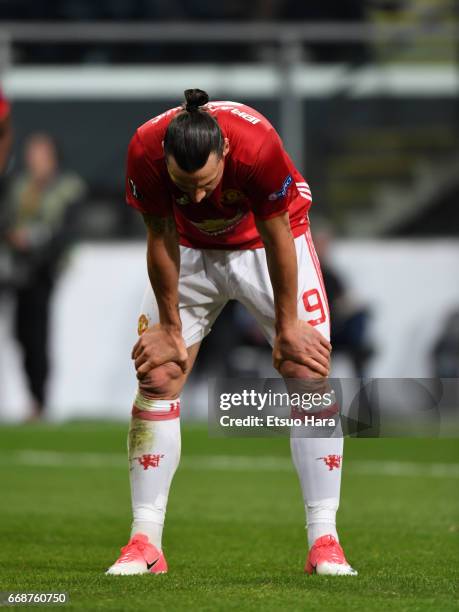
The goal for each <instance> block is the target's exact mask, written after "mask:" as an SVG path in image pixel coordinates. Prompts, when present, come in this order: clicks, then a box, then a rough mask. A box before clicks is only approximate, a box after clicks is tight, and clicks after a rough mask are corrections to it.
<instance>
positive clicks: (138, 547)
mask: <svg viewBox="0 0 459 612" xmlns="http://www.w3.org/2000/svg"><path fill="white" fill-rule="evenodd" d="M145 548H146V544H145V542H142V541H141V540H137V539H134V540H132V541H131V542H129V543H128V544H126V546H123V548H122V549H121V556H120V558H119V560H118V563H125V562H129V561H131V560H132V558H133V557H134V554H135V553H138V552H141V553H143V552H144V550H145Z"/></svg>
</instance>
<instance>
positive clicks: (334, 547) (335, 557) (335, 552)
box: [315, 537, 346, 563]
mask: <svg viewBox="0 0 459 612" xmlns="http://www.w3.org/2000/svg"><path fill="white" fill-rule="evenodd" d="M315 547H316V548H318V549H320V548H327V549H329V552H328V553H327V554H328V555H329V559H328V560H329V561H331V562H332V563H333V562H334V563H346V559H345V557H344V553H343V550H342V548H341V546H340V545H339V543H338V542H337V541H336V540H335V539H334V538H332V537H329V538H327V539H326V540H324V541H323V542H320V543H318V544H315ZM330 549H331V550H330Z"/></svg>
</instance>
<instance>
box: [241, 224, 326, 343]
mask: <svg viewBox="0 0 459 612" xmlns="http://www.w3.org/2000/svg"><path fill="white" fill-rule="evenodd" d="M295 248H296V254H297V262H298V294H297V305H298V318H299V319H300V320H302V321H307V322H308V323H310V325H313V326H314V327H315V328H316V329H317V330H318V331H319V332H320V333H321V334H323V335H324V336H325V337H326V338H327V339H330V314H329V309H328V303H327V296H326V293H325V286H324V283H323V279H322V273H321V271H320V264H319V259H318V257H317V254H316V252H315V249H314V245H313V243H312V238H311V234H310V233H309V231H308V232H307V233H306V234H305V235H303V236H299V237H298V238H296V239H295ZM238 267H240V269H241V270H243V271H244V274H243V275H242V274H240V281H241V282H240V296H238V300H239V301H240V302H241V303H242V304H244V306H246V308H247V309H248V310H249V312H250V313H251V314H252V315H253V316H254V317H255V319H256V320H257V322H258V324H259V325H260V327H261V329H262V331H263V333H264V335H265V336H266V339H267V340H268V342H269V343H270V344H271V345H272V344H273V342H274V337H275V313H274V296H273V290H272V285H271V280H270V277H269V271H268V265H267V262H266V252H265V250H264V249H256V250H254V251H252V252H247V259H246V261H245V262H244V264H243V265H241V266H239V265H238Z"/></svg>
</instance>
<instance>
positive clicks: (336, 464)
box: [317, 455, 343, 472]
mask: <svg viewBox="0 0 459 612" xmlns="http://www.w3.org/2000/svg"><path fill="white" fill-rule="evenodd" d="M342 458H343V457H342V455H326V456H325V457H317V460H318V461H319V460H320V459H322V461H323V462H324V463H325V465H326V466H327V467H328V469H329V471H330V472H331V471H332V470H333V469H334V468H337V469H339V468H340V467H341V460H342Z"/></svg>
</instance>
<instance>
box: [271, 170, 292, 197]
mask: <svg viewBox="0 0 459 612" xmlns="http://www.w3.org/2000/svg"><path fill="white" fill-rule="evenodd" d="M292 181H293V178H292V175H291V174H289V175H288V177H287V178H286V179H285V181H284V182H283V183H282V187H281V188H280V189H279V191H275V192H274V193H271V194H269V196H268V200H271V202H273V201H274V200H279V198H284V197H285V196H286V194H287V191H288V188H289V187H290V185H291V184H292Z"/></svg>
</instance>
